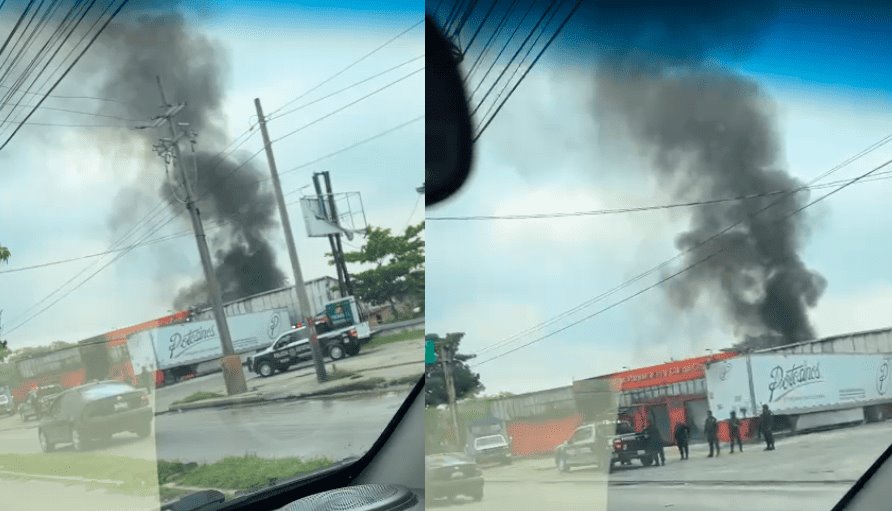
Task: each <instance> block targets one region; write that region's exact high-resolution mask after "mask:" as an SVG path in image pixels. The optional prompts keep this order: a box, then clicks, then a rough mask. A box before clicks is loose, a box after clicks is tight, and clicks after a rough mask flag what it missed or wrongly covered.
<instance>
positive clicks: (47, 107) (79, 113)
mask: <svg viewBox="0 0 892 511" xmlns="http://www.w3.org/2000/svg"><path fill="white" fill-rule="evenodd" d="M29 94H35V93H33V92H31V93H29ZM0 105H14V106H15V108H37V106H36V105H22V104H19V103H14V102H12V101H7V102H0ZM40 109H41V110H53V111H56V112H65V113H70V114H78V115H89V116H92V117H103V118H106V119H115V120H119V121H125V122H138V120H137V119H128V118H126V117H121V116H118V115H108V114H97V113H95V112H84V111H83V110H72V109H70V108H57V107H52V106H41V107H40ZM3 122H10V121H3Z"/></svg>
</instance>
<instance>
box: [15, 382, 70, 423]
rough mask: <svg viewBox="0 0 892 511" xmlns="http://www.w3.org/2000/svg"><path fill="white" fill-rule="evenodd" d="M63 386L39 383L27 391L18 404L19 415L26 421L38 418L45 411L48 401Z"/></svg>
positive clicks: (61, 389) (58, 392) (57, 393)
mask: <svg viewBox="0 0 892 511" xmlns="http://www.w3.org/2000/svg"><path fill="white" fill-rule="evenodd" d="M63 390H65V389H64V388H62V386H61V385H55V384H52V385H41V386H40V387H37V388H36V389H32V390H31V392H28V397H27V398H25V401H24V402H23V403H22V404H21V405H19V417H21V418H22V420H23V421H25V422H27V421H29V420H31V419H40V418H41V417H42V416H43V414H44V412H45V411H46V409H47V407H48V406H49V403H50V402H51V401H52V400H53V398H55V397H56V396H57V395H59V394H60V393H61V392H62V391H63Z"/></svg>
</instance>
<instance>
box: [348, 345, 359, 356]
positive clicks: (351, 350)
mask: <svg viewBox="0 0 892 511" xmlns="http://www.w3.org/2000/svg"><path fill="white" fill-rule="evenodd" d="M360 349H361V346H360V345H359V344H351V345H350V346H348V347H347V349H346V351H347V355H349V356H351V357H355V356H356V355H359V350H360Z"/></svg>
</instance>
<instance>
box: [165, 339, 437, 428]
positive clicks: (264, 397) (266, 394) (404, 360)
mask: <svg viewBox="0 0 892 511" xmlns="http://www.w3.org/2000/svg"><path fill="white" fill-rule="evenodd" d="M326 372H327V373H328V375H329V376H330V377H335V378H336V379H332V380H329V381H326V382H324V383H319V382H318V381H317V379H316V371H315V368H314V367H313V365H312V364H310V365H309V366H308V367H306V366H304V367H300V368H298V369H296V370H291V371H289V372H287V373H280V374H277V375H275V376H271V377H269V378H259V377H253V378H250V379H249V380H248V389H249V392H248V393H246V394H241V395H238V396H231V397H222V398H218V399H205V400H201V401H195V402H192V403H182V404H175V403H174V402H169V400H165V399H164V393H165V391H167V390H168V389H173V390H177V391H179V392H178V393H179V394H183V388H180V389H177V388H176V387H177V386H172V387H170V388H161V389H158V391H157V394H156V402H157V403H158V405H157V407H156V414H158V413H165V412H167V411H185V410H194V409H199V408H215V407H222V406H238V405H250V404H255V403H260V402H266V401H272V400H283V399H302V398H314V397H322V396H345V395H346V394H355V393H363V392H380V391H382V390H384V391H386V390H396V389H408V388H411V387H412V386H414V385H415V383H417V382H418V380H420V379H421V377H422V376H423V374H424V341H423V339H419V340H417V341H414V340H413V341H405V342H398V343H392V344H387V345H384V346H380V347H374V348H371V349H369V350H368V351H365V352H363V353H361V354H360V355H359V356H356V357H349V358H346V359H343V360H339V361H337V362H328V363H327V364H326ZM187 384H188V392H189V393H190V394H191V393H195V392H216V393H219V394H225V387H224V384H223V380H222V375H219V374H218V375H211V376H206V377H203V378H202V379H201V380H200V381H196V382H193V383H192V384H189V382H184V383H181V384H178V385H187ZM183 397H185V396H183ZM180 399H182V398H180Z"/></svg>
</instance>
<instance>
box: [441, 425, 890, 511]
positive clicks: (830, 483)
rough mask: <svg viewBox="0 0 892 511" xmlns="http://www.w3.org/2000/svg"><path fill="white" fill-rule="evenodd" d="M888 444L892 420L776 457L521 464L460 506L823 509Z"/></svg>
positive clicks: (503, 469)
mask: <svg viewBox="0 0 892 511" xmlns="http://www.w3.org/2000/svg"><path fill="white" fill-rule="evenodd" d="M890 444H892V421H887V422H884V423H878V424H865V425H861V426H854V427H847V428H841V429H836V430H832V431H825V432H819V433H811V434H806V435H797V436H792V437H788V438H783V439H779V440H778V441H777V450H775V451H771V452H765V451H763V450H762V447H763V446H762V445H760V444H758V443H753V444H746V445H744V452H743V453H735V454H733V455H731V454H730V453H729V452H728V451H727V450H723V451H722V454H721V456H720V457H718V458H707V457H706V456H707V453H708V449H707V448H706V446H705V445H693V446H691V457H690V459H689V460H687V461H681V460H679V459H678V456H677V452H676V451H674V449H673V448H667V449H666V466H665V467H642V466H640V465H639V464H635V465H633V466H632V467H630V468H627V469H622V470H618V471H616V472H614V473H613V474H610V475H609V476H607V475H605V474H602V473H600V472H599V471H598V470H597V469H596V468H578V469H574V470H573V471H572V472H570V473H568V474H562V473H559V472H558V471H557V469H556V468H555V466H554V461H553V460H552V459H549V458H545V459H541V458H540V459H532V460H531V459H526V460H523V459H518V460H515V463H514V464H513V465H510V466H496V467H491V468H488V467H484V480H485V481H486V496H485V497H484V499H483V501H481V502H479V503H474V502H467V503H463V504H464V505H461V506H459V507H457V509H462V510H463V511H474V510H476V509H488V510H502V509H504V510H514V509H526V508H530V509H533V508H540V509H568V510H576V509H579V510H587V511H594V510H604V509H609V510H617V511H636V510H651V509H673V508H674V509H691V510H703V511H706V510H713V509H723V510H725V511H735V510H741V511H743V510H750V509H760V510H761V511H769V510H775V509H776V510H778V511H780V510H783V511H788V510H790V509H803V510H810V509H815V510H822V511H823V510H826V509H830V508H832V507H833V505H834V504H836V502H838V501H839V499H840V498H841V497H842V496H843V495H844V494H845V492H846V491H847V490H848V488H850V487H851V486H852V484H853V483H854V481H855V480H857V479H858V478H859V477H860V476H861V475H862V474H863V473H864V471H866V470H867V468H868V467H869V466H870V465H871V464H872V463H873V462H874V461H875V460H876V459H877V457H878V456H879V455H880V454H881V453H882V452H883V450H884V449H885V448H886V447H888V446H889V445H890ZM438 507H439V506H438ZM450 507H451V506H450Z"/></svg>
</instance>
